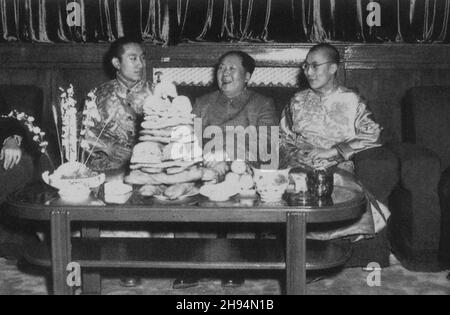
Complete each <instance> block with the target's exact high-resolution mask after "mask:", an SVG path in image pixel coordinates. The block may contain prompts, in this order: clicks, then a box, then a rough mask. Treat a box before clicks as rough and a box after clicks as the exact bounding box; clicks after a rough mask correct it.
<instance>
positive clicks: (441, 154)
mask: <svg viewBox="0 0 450 315" xmlns="http://www.w3.org/2000/svg"><path fill="white" fill-rule="evenodd" d="M401 105H402V113H403V115H402V117H403V121H402V135H403V143H402V144H395V145H392V146H391V147H390V148H391V150H392V151H393V152H394V153H395V154H396V155H397V156H398V157H399V159H400V172H401V180H400V185H399V186H398V187H397V188H396V190H395V191H394V194H393V195H392V200H391V201H392V205H393V207H394V209H395V212H393V216H392V218H391V220H392V222H391V224H390V225H389V234H390V240H391V245H392V250H393V252H394V253H395V254H396V255H397V257H398V258H399V259H400V260H401V262H402V264H403V265H404V266H405V267H407V268H408V269H411V270H430V271H437V270H441V269H443V268H445V266H443V265H442V262H440V261H439V260H438V252H439V247H441V248H440V251H441V256H442V254H445V253H446V256H447V257H448V252H450V238H449V236H448V235H449V234H450V232H449V230H450V225H449V224H448V222H449V218H448V216H449V213H448V210H447V212H445V211H444V208H441V207H440V203H439V196H438V185H439V181H440V178H441V176H442V173H443V171H444V170H445V169H446V168H448V167H449V166H450V139H449V137H448V135H449V134H450V86H418V87H413V88H411V89H409V90H408V91H406V93H405V97H404V98H403V101H402V104H401ZM441 234H442V236H443V237H444V238H443V239H441ZM440 244H441V246H440Z"/></svg>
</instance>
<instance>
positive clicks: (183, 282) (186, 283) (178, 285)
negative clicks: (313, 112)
mask: <svg viewBox="0 0 450 315" xmlns="http://www.w3.org/2000/svg"><path fill="white" fill-rule="evenodd" d="M196 286H198V279H194V278H185V279H175V281H174V282H173V284H172V288H173V289H174V290H179V289H187V288H193V287H196Z"/></svg>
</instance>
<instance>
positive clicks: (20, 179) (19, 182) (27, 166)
mask: <svg viewBox="0 0 450 315" xmlns="http://www.w3.org/2000/svg"><path fill="white" fill-rule="evenodd" d="M32 178H33V161H32V159H31V157H30V156H28V155H26V154H24V155H23V156H22V159H21V161H20V162H19V164H18V165H16V166H15V167H13V168H12V169H9V170H7V171H6V170H5V169H4V168H3V161H2V160H1V161H0V245H1V244H17V245H20V244H21V243H22V240H23V238H24V235H23V233H22V231H21V228H20V227H18V226H17V225H18V223H17V222H15V221H14V220H11V219H10V218H8V217H6V216H5V215H4V214H3V213H2V212H3V211H1V210H2V209H3V207H6V206H7V205H6V204H5V200H6V198H7V197H8V195H9V194H11V193H13V192H15V191H18V190H20V189H22V188H23V187H25V185H26V184H28V183H29V182H30V181H31V180H32ZM0 254H2V251H1V248H0Z"/></svg>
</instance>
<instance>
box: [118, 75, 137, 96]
mask: <svg viewBox="0 0 450 315" xmlns="http://www.w3.org/2000/svg"><path fill="white" fill-rule="evenodd" d="M116 81H117V82H118V83H119V87H120V91H121V92H123V93H126V94H128V93H130V92H136V91H139V90H141V89H142V87H143V86H144V81H143V80H139V81H137V82H134V81H130V80H128V79H126V78H125V77H124V76H123V75H122V74H121V73H120V72H117V75H116Z"/></svg>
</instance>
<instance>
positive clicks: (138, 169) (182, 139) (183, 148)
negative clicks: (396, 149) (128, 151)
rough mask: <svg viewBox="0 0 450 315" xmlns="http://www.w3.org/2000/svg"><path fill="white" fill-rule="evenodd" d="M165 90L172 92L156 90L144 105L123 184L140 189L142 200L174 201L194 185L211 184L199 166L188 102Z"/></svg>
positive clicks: (208, 174) (210, 175) (199, 150)
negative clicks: (137, 135) (147, 198)
mask: <svg viewBox="0 0 450 315" xmlns="http://www.w3.org/2000/svg"><path fill="white" fill-rule="evenodd" d="M167 90H169V91H170V90H174V91H175V92H172V95H167V94H166V95H164V94H165V93H161V92H160V91H159V90H158V86H157V88H156V89H155V92H154V95H153V96H151V97H149V98H147V99H146V101H145V105H144V113H145V119H144V122H143V123H142V130H141V132H140V137H139V141H140V142H139V143H138V144H137V145H136V146H135V147H134V149H133V155H132V158H131V166H130V168H131V173H130V175H129V176H127V177H126V179H125V181H126V182H127V183H129V184H133V185H143V187H142V188H141V189H140V193H141V194H142V195H144V196H158V197H162V198H163V199H170V200H174V199H178V198H180V197H182V196H186V195H188V194H194V192H193V191H194V190H195V189H196V188H195V183H196V182H197V181H199V180H212V179H213V177H214V176H215V174H214V173H213V172H212V171H210V170H209V171H208V170H205V169H203V168H202V167H200V165H199V164H200V163H201V162H202V148H201V146H200V143H199V141H198V139H196V136H195V134H194V128H193V124H194V115H193V114H192V106H191V103H190V101H189V99H188V98H187V97H185V96H177V95H176V89H175V87H173V88H170V86H169V88H168V89H167V88H166V91H167ZM172 97H174V98H172ZM171 98H172V99H173V100H172V101H170V99H171Z"/></svg>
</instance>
